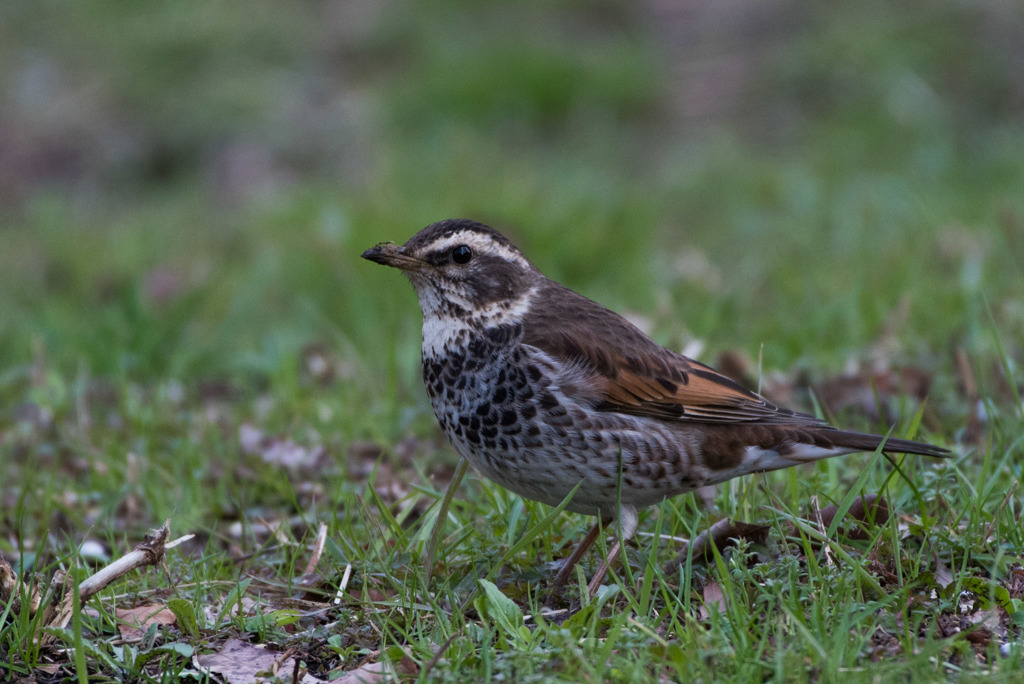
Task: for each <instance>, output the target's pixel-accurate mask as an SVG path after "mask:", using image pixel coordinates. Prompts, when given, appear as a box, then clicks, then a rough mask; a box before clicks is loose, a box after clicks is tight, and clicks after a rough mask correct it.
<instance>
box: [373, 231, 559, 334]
mask: <svg viewBox="0 0 1024 684" xmlns="http://www.w3.org/2000/svg"><path fill="white" fill-rule="evenodd" d="M362 256H363V258H364V259H369V260H370V261H373V262H376V263H378V264H383V265H385V266H393V267H395V268H397V269H400V270H402V271H404V272H405V274H406V275H407V276H408V277H409V280H410V281H411V282H412V285H413V287H414V288H416V294H417V295H419V300H420V308H422V309H423V314H424V316H428V317H429V316H432V315H436V316H444V317H450V318H472V317H474V315H476V314H483V313H486V314H487V315H488V317H490V318H492V317H493V315H494V314H496V313H498V312H500V311H508V310H510V309H512V308H514V307H515V305H516V304H517V303H519V302H521V301H522V300H523V299H524V298H525V297H528V295H529V293H530V291H531V289H532V288H533V286H534V285H535V284H536V283H537V280H538V279H539V278H542V277H543V276H541V275H540V272H539V271H538V270H537V269H536V267H534V265H533V264H531V263H530V262H529V261H528V260H527V259H526V257H524V256H523V254H522V252H520V251H519V250H518V249H517V248H516V247H515V245H513V244H512V243H511V242H509V240H508V239H507V238H506V237H505V236H503V235H502V234H501V233H499V232H498V231H496V230H494V229H493V228H490V227H488V226H485V225H483V224H482V223H477V222H475V221H469V220H466V219H448V220H447V221H440V222H438V223H434V224H431V225H429V226H427V227H426V228H424V229H423V230H421V231H420V232H418V233H416V235H414V236H413V237H412V238H410V239H409V241H408V242H406V243H405V244H404V245H401V246H399V245H396V244H394V243H390V242H384V243H381V244H379V245H377V246H376V247H371V248H370V249H368V250H366V251H365V252H363V255H362Z"/></svg>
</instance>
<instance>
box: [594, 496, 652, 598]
mask: <svg viewBox="0 0 1024 684" xmlns="http://www.w3.org/2000/svg"><path fill="white" fill-rule="evenodd" d="M638 523H639V518H638V517H637V514H636V509H635V508H634V507H633V506H623V507H622V508H621V509H620V510H619V530H620V532H621V533H622V534H621V536H620V537H619V538H617V539H616V540H615V544H614V545H613V546H612V548H611V550H610V551H609V552H608V558H607V559H606V560H602V561H601V564H600V565H598V566H597V570H596V571H595V572H594V576H593V577H592V578H590V583H589V584H587V593H588V594H589V595H590V596H593V595H594V594H596V593H597V590H598V589H599V588H600V587H601V582H603V581H604V576H605V575H607V574H608V568H609V567H610V566H611V564H612V563H614V562H615V560H616V559H617V558H618V557H619V553H620V552H621V551H622V545H623V544H625V543H626V542H628V541H629V540H630V539H632V538H633V535H634V534H636V528H637V524H638Z"/></svg>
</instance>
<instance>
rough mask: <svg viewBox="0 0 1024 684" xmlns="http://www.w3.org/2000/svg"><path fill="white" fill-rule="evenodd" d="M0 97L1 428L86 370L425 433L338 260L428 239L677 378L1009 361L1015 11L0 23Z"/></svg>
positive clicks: (406, 294) (76, 398)
mask: <svg viewBox="0 0 1024 684" xmlns="http://www.w3.org/2000/svg"><path fill="white" fill-rule="evenodd" d="M0 87H2V93H3V99H2V104H0V221H2V222H0V402H2V403H4V404H6V407H5V408H4V409H3V415H4V417H3V418H2V420H3V422H4V423H5V424H7V425H8V426H11V425H12V424H13V423H12V422H11V421H12V416H15V414H17V411H18V410H19V409H18V407H24V406H25V405H26V404H31V405H33V406H43V407H46V408H48V410H50V411H52V412H53V413H54V414H55V415H58V416H60V415H62V412H63V414H67V413H69V412H72V411H73V410H74V409H75V406H76V405H80V404H82V403H83V402H85V403H87V404H88V403H91V402H94V401H95V400H96V396H97V394H96V393H97V392H98V391H99V390H97V389H96V387H97V382H98V381H97V379H101V380H102V382H100V383H99V384H100V385H101V386H102V384H103V383H108V384H109V385H110V386H113V387H114V388H125V387H129V388H130V387H135V386H141V387H164V386H166V384H167V383H171V386H172V387H174V388H178V389H175V391H178V390H179V389H181V390H183V391H184V392H185V393H186V394H187V395H189V396H195V395H197V394H202V393H203V392H213V393H215V391H216V390H215V389H210V388H211V387H213V388H216V387H221V388H225V387H226V388H227V389H223V391H224V392H228V393H232V392H233V393H237V394H240V395H241V396H256V395H258V394H260V393H263V392H266V391H268V389H269V391H270V392H271V393H274V394H276V396H277V398H278V399H279V400H281V401H284V402H285V403H287V402H286V400H285V399H284V397H288V396H292V395H294V396H295V397H297V398H299V399H301V397H302V396H305V394H304V393H308V392H317V393H319V394H318V396H319V397H320V398H321V399H330V400H331V401H333V402H335V405H336V406H338V407H339V410H338V412H337V414H335V415H334V417H333V418H332V419H331V420H328V421H326V423H325V424H324V425H322V426H321V427H323V428H324V429H326V430H333V431H335V432H337V433H338V434H340V435H341V436H342V438H343V439H356V438H367V437H372V438H380V439H388V440H392V439H395V438H396V437H398V436H400V435H403V434H407V433H408V432H409V431H415V430H421V429H428V428H427V426H429V425H431V424H432V421H431V419H430V416H429V408H428V406H427V403H426V400H425V397H424V396H423V391H422V388H421V387H420V384H419V378H418V347H419V322H420V318H419V312H418V310H417V306H416V300H415V297H414V296H413V293H412V291H411V289H410V288H409V285H408V283H406V282H404V280H403V279H402V278H400V277H399V276H398V274H396V273H392V272H386V271H384V270H383V269H379V268H376V267H374V266H373V265H371V264H368V263H366V262H364V261H362V260H360V259H359V254H360V253H361V252H362V250H363V249H365V248H367V247H369V246H371V245H373V244H374V243H376V242H378V241H383V240H394V241H397V242H403V241H404V240H406V239H407V238H408V237H409V236H411V235H412V234H413V233H415V232H416V231H417V230H419V229H420V228H421V227H423V226H424V225H426V224H428V223H431V222H433V221H436V220H440V219H443V218H448V217H468V218H474V219H478V220H482V221H484V222H488V223H491V224H492V225H494V226H496V227H498V228H499V229H501V230H503V231H506V232H507V233H509V234H510V235H512V236H513V238H514V240H516V241H517V242H518V244H519V245H520V247H521V248H522V249H523V250H524V251H525V252H526V254H527V255H528V256H529V257H530V258H531V259H532V260H533V261H534V262H535V263H537V264H538V266H540V268H541V269H542V270H544V271H545V272H546V273H547V274H548V275H550V276H551V277H553V278H555V279H558V280H560V281H562V282H564V283H565V284H567V285H569V286H571V287H573V288H575V289H577V290H579V291H581V292H583V293H584V294H587V295H588V296H590V297H591V298H593V299H596V300H598V301H600V302H601V303H603V304H606V305H608V306H610V307H611V308H614V309H616V310H619V311H623V312H630V313H634V314H637V315H639V316H642V317H643V318H645V319H646V320H647V322H648V324H649V328H650V330H651V331H652V334H653V335H654V336H655V338H656V339H658V340H659V341H660V342H662V343H665V344H669V345H671V346H673V347H676V348H681V347H682V346H683V345H685V344H687V343H689V342H691V341H693V340H694V339H698V340H700V341H702V342H703V343H704V345H705V350H706V351H705V358H706V360H713V358H714V357H713V354H714V353H715V352H717V351H719V350H722V349H739V350H741V351H743V352H744V353H746V354H748V355H749V356H752V357H755V358H756V357H757V356H758V354H759V353H760V351H761V348H762V345H763V353H764V365H765V368H766V369H782V370H787V371H788V370H790V369H792V368H794V367H797V366H800V365H803V366H810V367H813V368H817V369H827V370H828V371H837V370H838V369H840V368H842V367H843V364H844V363H845V362H846V361H847V359H849V358H851V357H852V358H865V357H868V356H870V355H871V354H873V353H876V352H877V351H878V349H882V350H883V351H884V354H885V355H886V357H887V358H889V359H891V360H892V361H893V362H897V363H898V362H913V363H918V364H922V365H924V366H926V367H927V368H929V370H932V371H935V372H936V374H937V377H938V378H940V380H939V383H940V386H941V384H942V383H945V385H946V387H947V388H950V387H952V385H953V382H954V380H953V371H952V354H951V352H952V350H953V349H955V348H956V347H958V346H961V347H964V348H966V349H967V350H968V351H969V352H970V353H971V354H973V355H976V356H978V357H981V358H986V357H992V356H998V352H996V349H997V347H998V344H999V342H1000V341H1001V342H1002V343H1003V344H1004V346H1005V347H1006V349H1007V352H1006V353H1007V356H1006V358H1007V359H1008V360H1009V361H1010V362H1011V363H1016V362H1018V361H1019V359H1020V353H1021V340H1022V339H1024V303H1022V296H1024V277H1022V275H1021V274H1022V272H1024V161H1022V160H1024V124H1022V121H1024V6H1022V5H1020V4H1019V3H1014V2H995V1H993V2H981V3H975V2H958V1H955V0H943V1H939V2H908V3H886V2H870V1H869V2H864V3H855V4H850V3H838V2H832V3H815V4H812V5H805V4H799V3H790V2H782V1H774V0H773V1H769V2H754V1H742V0H731V1H729V2H715V3H700V2H678V3H676V2H668V1H667V0H644V1H643V2H624V1H615V0H601V1H598V2H583V1H581V0H551V1H547V2H542V1H539V0H531V1H527V2H522V1H517V2H486V3H480V2H470V1H467V0H446V1H429V2H418V3H399V2H377V1H371V0H334V1H310V2H302V3H292V4H289V5H287V6H283V5H281V4H279V3H271V2H265V1H259V0H258V1H254V2H248V3H231V2H217V3H200V2H181V3H164V2H153V1H133V2H93V1H89V2H78V3H45V2H43V3H4V4H3V5H2V6H0ZM311 350H314V351H315V353H316V354H321V353H322V354H324V355H326V358H327V359H328V361H329V365H330V372H331V374H332V376H331V377H332V378H333V380H335V382H331V383H329V386H328V387H326V388H314V389H312V390H311V389H309V388H308V387H307V386H306V385H304V384H303V368H304V366H303V364H304V359H307V357H308V356H309V355H310V354H311V353H313V352H311ZM324 350H326V351H324ZM982 365H984V364H982ZM941 378H946V380H941ZM179 384H180V388H179V387H178V385H179ZM204 388H205V389H204ZM290 393H291V394H290ZM100 394H102V392H100ZM289 406H290V409H289V410H292V411H295V410H301V407H302V405H301V404H291V405H289ZM285 422H286V421H285Z"/></svg>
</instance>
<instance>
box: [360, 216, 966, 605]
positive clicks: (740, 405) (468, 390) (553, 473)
mask: <svg viewBox="0 0 1024 684" xmlns="http://www.w3.org/2000/svg"><path fill="white" fill-rule="evenodd" d="M362 257H363V258H364V259H368V260H369V261H372V262H375V263H377V264H382V265H384V266H390V267H393V268H397V269H399V270H400V271H402V272H404V273H405V275H406V276H407V277H408V279H409V281H410V282H411V283H412V286H413V289H414V290H415V291H416V295H417V297H418V299H419V305H420V309H421V310H422V313H423V328H422V371H423V382H424V385H425V386H426V391H427V395H428V397H429V399H430V404H431V407H432V408H433V411H434V415H435V416H436V418H437V421H438V423H439V425H440V427H441V429H442V431H443V432H444V433H445V435H446V436H447V437H448V439H449V440H450V441H451V443H452V445H453V446H454V448H455V450H456V451H457V452H458V453H459V454H460V455H461V456H463V457H464V458H465V459H466V460H467V461H468V462H469V464H470V465H471V466H473V467H474V468H475V469H476V470H477V471H478V472H479V473H481V474H482V475H483V476H484V477H486V478H488V479H490V480H491V481H493V482H496V483H497V484H499V485H501V486H502V487H504V488H506V489H509V490H511V491H512V492H515V493H516V494H519V495H520V496H523V497H525V498H527V499H531V500H534V501H540V502H542V503H545V504H548V505H552V506H557V505H561V504H563V503H565V499H566V498H567V497H569V495H570V494H572V497H571V498H570V499H569V500H568V502H567V503H565V508H566V509H568V510H570V511H573V512H576V513H582V514H585V515H591V516H597V522H596V524H595V525H594V526H593V527H592V528H591V529H590V531H589V532H588V533H587V535H586V536H585V537H584V538H583V540H582V541H581V542H580V543H579V545H578V546H577V547H576V549H575V550H574V551H573V553H572V554H571V555H570V556H569V557H568V558H567V559H566V560H565V562H564V563H563V564H562V566H561V568H560V569H559V571H558V573H557V574H556V576H555V577H554V579H553V581H552V583H551V590H552V592H553V593H555V594H560V593H561V591H562V589H563V588H564V586H565V584H566V582H567V580H568V579H569V577H570V576H571V573H572V570H573V567H574V566H575V565H576V564H577V563H578V562H579V561H580V560H581V559H582V558H583V557H584V556H585V554H586V553H587V551H588V550H589V549H590V547H591V546H592V545H593V544H594V542H595V541H596V540H597V539H598V537H599V535H600V533H601V530H602V529H609V526H610V525H611V524H612V523H616V524H617V527H618V530H619V535H618V540H617V541H616V543H615V544H614V545H613V547H612V548H611V550H610V551H609V553H608V556H607V560H606V561H604V562H603V563H602V564H601V565H600V566H599V568H598V570H597V572H596V573H595V575H594V578H593V579H592V580H591V581H590V583H589V585H588V588H589V591H590V592H591V593H594V592H595V591H596V590H597V588H598V587H599V586H600V582H601V581H602V580H603V578H604V575H605V571H606V568H607V565H608V564H610V562H611V561H612V560H614V558H615V557H616V555H617V554H618V553H619V550H620V548H621V544H623V543H625V542H626V541H628V540H629V539H630V538H631V537H632V536H633V535H634V534H635V532H636V529H637V525H638V511H639V510H640V509H643V508H645V507H648V506H651V505H654V504H657V503H659V502H661V501H662V500H664V499H666V498H669V497H674V496H677V495H680V494H684V493H687V492H690V491H693V490H695V489H697V488H699V487H703V486H706V485H714V484H718V483H721V482H725V481H726V480H730V479H732V478H735V477H739V476H742V475H746V474H750V473H758V472H766V471H772V470H779V469H781V468H788V467H791V466H798V465H802V464H806V463H811V462H814V461H818V460H820V459H825V458H831V457H834V456H842V455H845V454H849V453H854V452H862V451H868V452H871V451H875V450H877V449H879V447H881V448H882V449H884V450H885V451H887V452H895V453H907V454H919V455H924V456H932V457H945V456H948V455H949V454H950V452H949V451H948V450H946V449H944V448H941V447H938V446H934V445H931V444H926V443H923V442H916V441H911V440H907V439H898V438H892V437H884V436H881V435H875V434H863V433H859V432H848V431H844V430H839V429H836V428H834V427H832V426H831V425H829V424H828V423H826V422H825V421H823V420H821V419H819V418H817V417H815V416H812V415H809V414H806V413H799V412H796V411H792V410H789V409H787V408H782V407H780V406H776V405H774V404H772V403H771V402H769V401H768V400H767V399H765V398H764V397H763V396H761V395H759V394H756V393H754V392H752V391H750V390H748V389H746V388H744V387H742V386H741V385H739V384H738V383H736V382H735V381H733V380H732V379H730V378H728V377H726V376H725V375H723V374H721V373H719V372H718V371H716V370H714V369H713V368H711V367H709V366H707V365H705V364H703V363H700V362H698V361H696V360H694V359H691V358H689V357H687V356H684V355H683V354H680V353H677V352H674V351H672V350H670V349H668V348H666V347H663V346H661V345H660V344H658V343H657V342H655V341H653V340H652V339H651V338H649V337H648V336H647V335H646V334H644V333H643V332H642V331H641V330H640V329H638V328H637V327H636V326H634V325H633V324H632V323H630V322H629V321H627V320H626V319H625V318H623V317H622V316H620V315H619V314H617V313H615V312H613V311H611V310H609V309H607V308H605V307H604V306H601V305H600V304H598V303H596V302H594V301H592V300H590V299H587V298H586V297H584V296H583V295H581V294H578V293H576V292H574V291H573V290H571V289H569V288H567V287H564V286H562V285H560V284H559V283H557V282H555V281H554V280H551V279H550V278H548V277H546V276H545V275H544V274H543V273H541V271H540V270H539V269H538V268H537V267H536V266H534V264H533V263H532V262H530V261H529V260H528V259H527V258H526V256H524V254H523V253H522V252H521V251H520V250H519V249H518V248H517V247H516V246H515V245H514V244H513V243H512V242H511V241H510V240H509V239H508V238H506V237H505V236H504V235H502V234H501V233H500V232H498V231H497V230H495V229H493V228H491V227H489V226H487V225H484V224H482V223H479V222H476V221H472V220H469V219H448V220H444V221H440V222H437V223H433V224H431V225H429V226H427V227H426V228H423V229H422V230H420V231H419V232H418V233H416V234H415V235H414V236H413V237H411V238H410V239H409V240H408V241H407V242H406V243H405V244H404V245H397V244H395V243H393V242H382V243H379V244H377V245H376V246H374V247H371V248H370V249H368V250H366V251H365V252H363V254H362Z"/></svg>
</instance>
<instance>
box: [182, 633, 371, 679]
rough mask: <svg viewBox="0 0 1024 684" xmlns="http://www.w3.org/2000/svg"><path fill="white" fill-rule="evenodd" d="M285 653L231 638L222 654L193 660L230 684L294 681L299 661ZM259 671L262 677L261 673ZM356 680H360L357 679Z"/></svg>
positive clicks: (304, 675) (303, 677)
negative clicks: (296, 665) (296, 664)
mask: <svg viewBox="0 0 1024 684" xmlns="http://www.w3.org/2000/svg"><path fill="white" fill-rule="evenodd" d="M284 655H285V654H283V653H276V652H274V651H268V650H267V649H266V648H264V647H263V646H254V645H252V644H250V643H246V642H244V641H241V640H239V639H228V640H227V641H225V642H224V644H223V646H221V650H220V652H219V653H209V654H207V655H200V656H195V657H194V658H193V660H192V662H193V664H194V665H195V666H196V667H197V668H198V669H199V670H201V671H203V672H206V673H211V674H219V675H220V676H221V677H223V678H224V681H226V682H228V684H252V682H260V681H263V680H267V679H270V678H271V677H279V678H280V679H281V680H282V681H287V682H290V681H292V675H293V673H294V671H295V662H296V661H295V658H292V657H284V658H282V656H284ZM258 674H259V675H261V676H257V675H258ZM296 681H298V682H302V684H319V683H320V682H323V681H324V680H322V679H317V678H316V677H314V676H313V675H311V674H308V673H300V676H299V677H298V679H297V680H296ZM335 681H340V680H335ZM355 681H358V680H353V682H355ZM374 681H380V680H374Z"/></svg>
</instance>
